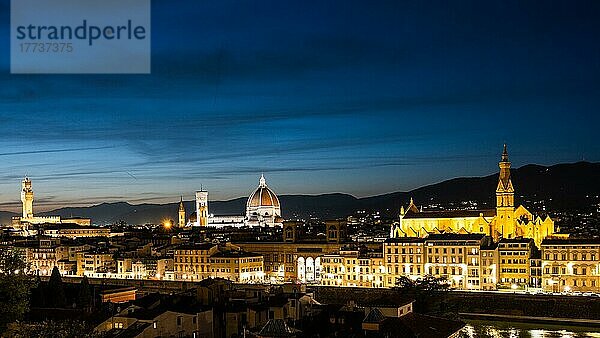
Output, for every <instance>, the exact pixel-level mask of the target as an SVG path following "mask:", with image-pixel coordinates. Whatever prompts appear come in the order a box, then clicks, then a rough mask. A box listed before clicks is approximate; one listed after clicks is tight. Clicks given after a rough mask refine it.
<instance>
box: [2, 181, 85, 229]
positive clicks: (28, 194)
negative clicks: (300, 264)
mask: <svg viewBox="0 0 600 338" xmlns="http://www.w3.org/2000/svg"><path fill="white" fill-rule="evenodd" d="M21 202H22V216H21V217H19V216H15V217H13V218H12V226H13V227H14V228H16V229H19V230H22V231H23V235H25V236H27V235H32V234H34V233H32V232H31V231H30V225H32V224H36V225H39V224H62V223H71V224H77V225H83V226H88V225H90V224H91V220H90V219H89V218H80V217H76V218H68V219H61V217H60V216H35V215H34V213H33V187H32V183H31V179H29V177H25V178H24V179H23V181H21Z"/></svg>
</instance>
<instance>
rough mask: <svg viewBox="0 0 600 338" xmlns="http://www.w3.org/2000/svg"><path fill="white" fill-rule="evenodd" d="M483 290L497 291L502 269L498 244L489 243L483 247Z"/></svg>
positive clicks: (481, 250)
mask: <svg viewBox="0 0 600 338" xmlns="http://www.w3.org/2000/svg"><path fill="white" fill-rule="evenodd" d="M480 252H481V263H480V264H481V287H480V289H481V290H496V287H497V284H498V270H499V268H500V263H499V256H500V255H499V254H498V243H494V242H491V241H490V242H489V243H486V244H484V245H482V246H481V249H480Z"/></svg>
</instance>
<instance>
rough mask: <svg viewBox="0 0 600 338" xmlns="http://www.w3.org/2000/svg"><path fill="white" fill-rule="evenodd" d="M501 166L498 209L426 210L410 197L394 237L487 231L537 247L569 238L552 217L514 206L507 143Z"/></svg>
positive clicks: (402, 211) (493, 234) (393, 228)
mask: <svg viewBox="0 0 600 338" xmlns="http://www.w3.org/2000/svg"><path fill="white" fill-rule="evenodd" d="M499 167H500V175H499V179H498V185H497V187H496V208H495V209H491V210H457V211H425V212H424V211H422V210H420V209H419V208H417V206H416V205H415V204H414V202H413V200H412V199H411V201H410V204H409V206H408V207H407V208H406V210H405V209H404V207H402V208H401V210H400V221H399V223H398V224H395V225H393V226H392V229H391V237H427V235H429V234H440V233H457V234H485V235H488V236H492V237H493V238H494V239H495V240H496V241H497V240H499V239H500V238H517V237H524V238H532V239H533V240H534V242H535V243H536V245H538V246H539V245H540V243H541V242H542V240H543V239H544V238H547V237H561V238H565V237H568V235H566V234H556V233H555V228H554V221H553V220H552V219H551V218H550V217H549V216H545V217H543V218H542V217H541V216H534V215H533V214H532V213H531V212H529V211H528V210H527V209H526V208H525V207H524V206H519V207H517V208H516V209H515V203H514V194H515V191H514V187H513V184H512V180H511V178H510V161H509V159H508V151H507V150H506V145H505V146H504V151H503V153H502V159H501V161H500V163H499Z"/></svg>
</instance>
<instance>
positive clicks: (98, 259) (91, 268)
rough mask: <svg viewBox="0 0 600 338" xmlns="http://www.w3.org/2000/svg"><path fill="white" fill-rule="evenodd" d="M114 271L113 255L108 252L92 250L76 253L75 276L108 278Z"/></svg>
mask: <svg viewBox="0 0 600 338" xmlns="http://www.w3.org/2000/svg"><path fill="white" fill-rule="evenodd" d="M115 271H116V261H115V259H114V257H113V253H112V252H110V251H108V250H92V251H86V252H78V253H77V275H78V276H89V277H96V278H98V277H108V276H110V274H111V273H114V272H115Z"/></svg>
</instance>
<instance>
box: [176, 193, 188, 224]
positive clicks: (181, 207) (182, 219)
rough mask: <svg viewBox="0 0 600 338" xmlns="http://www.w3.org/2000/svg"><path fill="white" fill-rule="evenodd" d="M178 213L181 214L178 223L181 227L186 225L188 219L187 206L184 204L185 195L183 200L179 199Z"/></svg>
mask: <svg viewBox="0 0 600 338" xmlns="http://www.w3.org/2000/svg"><path fill="white" fill-rule="evenodd" d="M177 215H178V216H179V221H178V222H177V225H178V226H179V227H180V228H183V227H185V226H186V225H187V224H186V221H185V206H184V205H183V196H181V200H180V201H179V210H178V212H177Z"/></svg>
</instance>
